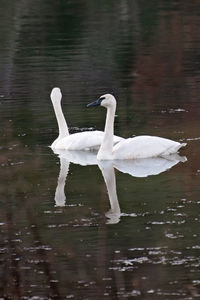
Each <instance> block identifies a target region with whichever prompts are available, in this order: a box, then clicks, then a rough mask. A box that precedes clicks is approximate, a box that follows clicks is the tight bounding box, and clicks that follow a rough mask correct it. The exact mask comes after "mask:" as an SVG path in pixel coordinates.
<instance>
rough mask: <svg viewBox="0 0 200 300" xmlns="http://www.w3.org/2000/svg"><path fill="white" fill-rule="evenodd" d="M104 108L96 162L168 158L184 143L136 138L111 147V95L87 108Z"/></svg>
mask: <svg viewBox="0 0 200 300" xmlns="http://www.w3.org/2000/svg"><path fill="white" fill-rule="evenodd" d="M98 105H101V106H104V107H106V108H107V115H106V123H105V129H104V138H103V141H102V144H101V146H100V149H99V151H98V154H97V159H98V160H110V159H112V160H118V159H120V160H123V159H140V158H149V157H158V156H161V157H162V156H168V155H170V154H173V153H176V152H178V150H179V149H180V148H181V147H183V146H185V145H186V144H185V143H179V142H175V141H172V140H169V139H166V138H161V137H157V136H148V135H143V136H137V137H133V138H128V139H124V140H122V141H120V142H119V143H118V144H116V145H114V146H113V133H114V116H115V111H116V100H115V97H114V96H113V95H110V94H105V95H103V96H101V97H100V98H99V99H98V100H97V101H94V102H92V103H90V104H88V105H87V106H88V107H89V106H98Z"/></svg>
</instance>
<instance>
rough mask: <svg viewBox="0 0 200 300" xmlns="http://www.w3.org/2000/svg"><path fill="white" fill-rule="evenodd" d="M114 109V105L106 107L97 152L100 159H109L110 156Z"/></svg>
mask: <svg viewBox="0 0 200 300" xmlns="http://www.w3.org/2000/svg"><path fill="white" fill-rule="evenodd" d="M115 111H116V106H112V107H108V108H107V114H106V123H105V128H104V137H103V141H102V144H101V146H100V149H99V152H98V157H101V156H102V159H110V158H111V156H112V150H113V139H114V119H115ZM98 157H97V158H98Z"/></svg>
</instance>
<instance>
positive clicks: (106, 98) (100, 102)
mask: <svg viewBox="0 0 200 300" xmlns="http://www.w3.org/2000/svg"><path fill="white" fill-rule="evenodd" d="M90 106H104V107H106V108H108V107H116V100H115V97H114V96H113V95H111V94H105V95H102V96H101V97H100V98H99V99H97V100H96V101H94V102H91V103H89V104H88V105H87V107H90Z"/></svg>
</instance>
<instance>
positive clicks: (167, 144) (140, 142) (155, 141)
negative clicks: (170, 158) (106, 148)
mask: <svg viewBox="0 0 200 300" xmlns="http://www.w3.org/2000/svg"><path fill="white" fill-rule="evenodd" d="M185 145H186V144H180V143H178V142H174V141H172V140H169V139H165V138H161V137H156V136H145V135H144V136H138V137H134V138H129V139H125V140H123V141H121V142H120V143H118V144H117V145H115V146H114V148H113V156H114V159H137V158H147V157H156V156H166V155H170V154H172V153H176V152H177V151H178V150H179V149H180V148H181V147H183V146H185Z"/></svg>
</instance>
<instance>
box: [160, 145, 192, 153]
mask: <svg viewBox="0 0 200 300" xmlns="http://www.w3.org/2000/svg"><path fill="white" fill-rule="evenodd" d="M186 145H187V143H181V144H180V143H177V145H175V146H173V147H169V148H168V149H167V150H165V151H164V152H163V153H162V154H161V156H165V155H170V154H174V153H177V152H178V151H179V150H180V148H182V147H185V146H186Z"/></svg>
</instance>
